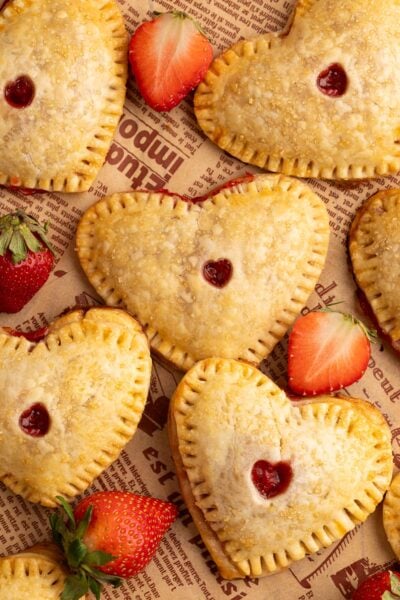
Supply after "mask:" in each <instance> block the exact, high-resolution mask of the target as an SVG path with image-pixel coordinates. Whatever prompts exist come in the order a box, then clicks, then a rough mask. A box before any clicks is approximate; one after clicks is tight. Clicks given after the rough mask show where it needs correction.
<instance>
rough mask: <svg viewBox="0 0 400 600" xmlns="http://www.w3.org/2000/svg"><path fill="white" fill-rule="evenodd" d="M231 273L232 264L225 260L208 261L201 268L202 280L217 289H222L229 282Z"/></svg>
mask: <svg viewBox="0 0 400 600" xmlns="http://www.w3.org/2000/svg"><path fill="white" fill-rule="evenodd" d="M232 271H233V267H232V263H231V261H230V260H228V259H227V258H220V259H219V260H209V261H208V262H206V263H205V265H204V266H203V276H204V279H205V280H206V281H207V282H208V283H210V284H211V285H214V286H215V287H217V288H222V287H224V286H225V285H226V284H227V283H228V282H229V280H230V278H231V277H232Z"/></svg>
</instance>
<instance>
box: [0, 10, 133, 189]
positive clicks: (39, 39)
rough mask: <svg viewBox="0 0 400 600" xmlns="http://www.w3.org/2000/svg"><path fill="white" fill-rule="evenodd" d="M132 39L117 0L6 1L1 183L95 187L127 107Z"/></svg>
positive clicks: (1, 47)
mask: <svg viewBox="0 0 400 600" xmlns="http://www.w3.org/2000/svg"><path fill="white" fill-rule="evenodd" d="M0 4H1V3H0ZM127 43H128V39H127V34H126V32H125V27H124V23H123V19H122V15H121V14H120V11H119V9H118V7H117V4H116V2H115V0H74V1H73V2H70V1H69V0H11V2H8V3H6V4H5V6H4V8H3V10H1V9H0V145H1V153H0V184H5V185H11V186H24V187H27V188H39V189H42V190H55V191H60V192H81V191H84V190H87V189H89V186H90V184H91V183H92V181H93V180H94V178H95V177H96V175H97V172H98V170H99V169H100V167H101V166H102V164H103V162H104V160H105V157H106V154H107V151H108V148H109V145H110V143H111V139H112V137H113V134H114V131H115V128H116V126H117V124H118V120H119V118H120V116H121V114H122V108H123V103H124V99H125V81H126V76H127Z"/></svg>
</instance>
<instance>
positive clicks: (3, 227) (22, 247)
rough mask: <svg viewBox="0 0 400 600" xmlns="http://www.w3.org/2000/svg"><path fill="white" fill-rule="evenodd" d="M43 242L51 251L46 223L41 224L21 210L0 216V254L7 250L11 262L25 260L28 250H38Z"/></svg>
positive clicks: (16, 262)
mask: <svg viewBox="0 0 400 600" xmlns="http://www.w3.org/2000/svg"><path fill="white" fill-rule="evenodd" d="M43 244H44V245H45V246H47V248H49V250H50V251H51V252H53V250H52V248H51V245H50V242H49V241H48V239H47V223H45V224H44V225H41V224H40V223H39V222H38V221H37V220H36V219H34V218H33V217H31V216H30V215H27V214H25V213H24V212H22V211H21V210H17V211H16V212H14V213H10V214H8V215H3V216H2V217H0V256H4V255H5V253H6V252H7V250H9V251H10V253H11V258H12V262H13V263H14V264H18V263H20V262H22V261H23V260H25V258H26V256H27V253H28V250H30V251H31V252H40V251H41V250H42V249H43Z"/></svg>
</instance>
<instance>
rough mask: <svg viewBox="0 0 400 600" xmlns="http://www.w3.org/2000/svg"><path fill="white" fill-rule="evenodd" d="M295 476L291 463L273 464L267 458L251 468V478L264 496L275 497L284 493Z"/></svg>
mask: <svg viewBox="0 0 400 600" xmlns="http://www.w3.org/2000/svg"><path fill="white" fill-rule="evenodd" d="M292 478H293V470H292V467H291V466H290V464H289V463H287V462H278V463H275V464H272V463H270V462H268V461H266V460H258V461H257V462H256V463H254V465H253V468H252V470H251V479H252V481H253V483H254V485H255V487H256V488H257V490H258V492H259V493H260V494H261V496H264V498H273V497H274V496H278V495H279V494H283V492H285V491H286V490H287V488H288V487H289V485H290V482H291V481H292Z"/></svg>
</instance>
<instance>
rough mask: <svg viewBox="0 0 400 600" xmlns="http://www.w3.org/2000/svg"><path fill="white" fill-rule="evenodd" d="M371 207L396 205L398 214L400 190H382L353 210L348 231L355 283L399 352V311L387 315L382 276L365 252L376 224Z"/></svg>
mask: <svg viewBox="0 0 400 600" xmlns="http://www.w3.org/2000/svg"><path fill="white" fill-rule="evenodd" d="M373 208H376V209H378V210H381V211H383V212H386V213H387V212H389V211H390V210H392V209H393V208H394V209H395V210H396V208H397V212H398V214H399V216H400V190H398V189H392V190H382V191H380V192H378V193H377V194H374V195H373V196H371V197H370V198H368V199H367V200H366V201H365V202H364V203H363V204H362V206H361V207H360V208H359V210H358V211H357V212H356V215H355V217H354V219H353V222H352V224H351V228H350V233H349V254H350V258H351V263H352V269H353V274H354V278H355V280H356V283H357V285H358V287H359V288H360V289H361V291H362V292H363V294H364V295H365V298H366V300H367V301H368V304H369V306H370V308H371V311H372V312H373V314H374V316H375V318H376V320H377V323H378V325H379V328H380V329H381V330H382V332H383V334H384V335H385V336H387V337H388V338H389V340H390V342H391V344H392V346H393V348H394V349H395V350H396V351H397V352H400V342H399V340H400V313H399V314H397V315H390V317H388V314H387V309H388V306H387V302H386V300H385V298H384V296H383V294H382V293H381V291H380V287H379V281H380V279H381V277H382V275H381V273H380V272H379V265H378V264H377V263H376V261H375V256H374V255H371V254H370V253H369V252H368V247H369V245H370V244H371V243H373V241H374V229H375V228H376V227H377V226H378V225H379V217H378V218H377V217H376V216H375V214H372V215H371V211H372V209H373ZM371 225H372V228H371ZM396 342H397V343H396Z"/></svg>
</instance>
